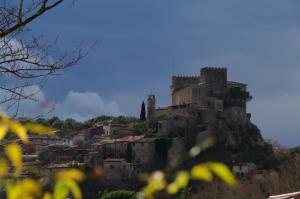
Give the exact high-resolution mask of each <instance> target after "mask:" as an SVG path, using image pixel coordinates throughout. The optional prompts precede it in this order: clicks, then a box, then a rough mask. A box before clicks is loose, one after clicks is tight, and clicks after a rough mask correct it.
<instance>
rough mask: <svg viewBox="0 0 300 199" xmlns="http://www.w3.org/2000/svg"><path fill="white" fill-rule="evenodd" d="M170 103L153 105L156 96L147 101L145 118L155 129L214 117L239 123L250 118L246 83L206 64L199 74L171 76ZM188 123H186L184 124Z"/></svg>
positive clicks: (166, 129)
mask: <svg viewBox="0 0 300 199" xmlns="http://www.w3.org/2000/svg"><path fill="white" fill-rule="evenodd" d="M171 95H172V104H171V106H168V107H164V108H156V98H155V95H149V96H148V100H147V118H148V120H149V121H155V122H156V127H157V130H158V132H166V133H168V132H176V131H179V130H180V129H181V130H182V128H184V127H185V126H188V125H189V126H191V125H194V124H204V125H205V124H209V123H211V122H212V121H213V120H215V119H216V118H217V117H227V118H230V119H231V120H235V121H237V122H240V123H245V122H247V121H248V120H249V119H250V114H247V112H246V111H247V105H246V103H247V100H249V99H250V98H251V96H250V95H249V92H247V85H246V84H243V83H239V82H233V81H228V80H227V68H214V67H205V68H202V69H201V70H200V75H198V76H188V77H186V76H173V77H172V85H171ZM187 122H188V123H189V124H187Z"/></svg>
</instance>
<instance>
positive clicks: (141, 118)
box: [140, 101, 146, 121]
mask: <svg viewBox="0 0 300 199" xmlns="http://www.w3.org/2000/svg"><path fill="white" fill-rule="evenodd" d="M140 120H142V121H145V120H146V108H145V102H144V101H143V103H142V106H141V114H140Z"/></svg>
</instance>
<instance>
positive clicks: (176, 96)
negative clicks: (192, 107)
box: [172, 86, 193, 106]
mask: <svg viewBox="0 0 300 199" xmlns="http://www.w3.org/2000/svg"><path fill="white" fill-rule="evenodd" d="M192 101H193V89H192V87H191V86H189V87H186V88H183V89H180V90H177V91H176V92H174V93H173V94H172V105H173V106H176V105H181V104H190V103H192Z"/></svg>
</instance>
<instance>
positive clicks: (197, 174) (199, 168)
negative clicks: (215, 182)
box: [191, 165, 213, 182]
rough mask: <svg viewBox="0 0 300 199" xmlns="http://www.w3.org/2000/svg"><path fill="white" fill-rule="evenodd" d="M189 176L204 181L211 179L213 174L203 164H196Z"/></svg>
mask: <svg viewBox="0 0 300 199" xmlns="http://www.w3.org/2000/svg"><path fill="white" fill-rule="evenodd" d="M191 176H192V178H194V179H197V180H204V181H208V182H210V181H212V179H213V175H212V174H211V172H210V171H209V169H208V168H207V167H206V166H204V165H196V166H194V167H193V168H192V170H191Z"/></svg>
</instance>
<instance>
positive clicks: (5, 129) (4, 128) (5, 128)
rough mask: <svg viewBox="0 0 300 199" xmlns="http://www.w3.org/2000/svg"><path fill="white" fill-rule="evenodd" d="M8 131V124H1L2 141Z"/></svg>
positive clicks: (0, 138) (0, 134)
mask: <svg viewBox="0 0 300 199" xmlns="http://www.w3.org/2000/svg"><path fill="white" fill-rule="evenodd" d="M7 131H8V126H7V125H6V124H1V126H0V141H1V140H3V138H4V137H5V136H6V133H7Z"/></svg>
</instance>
